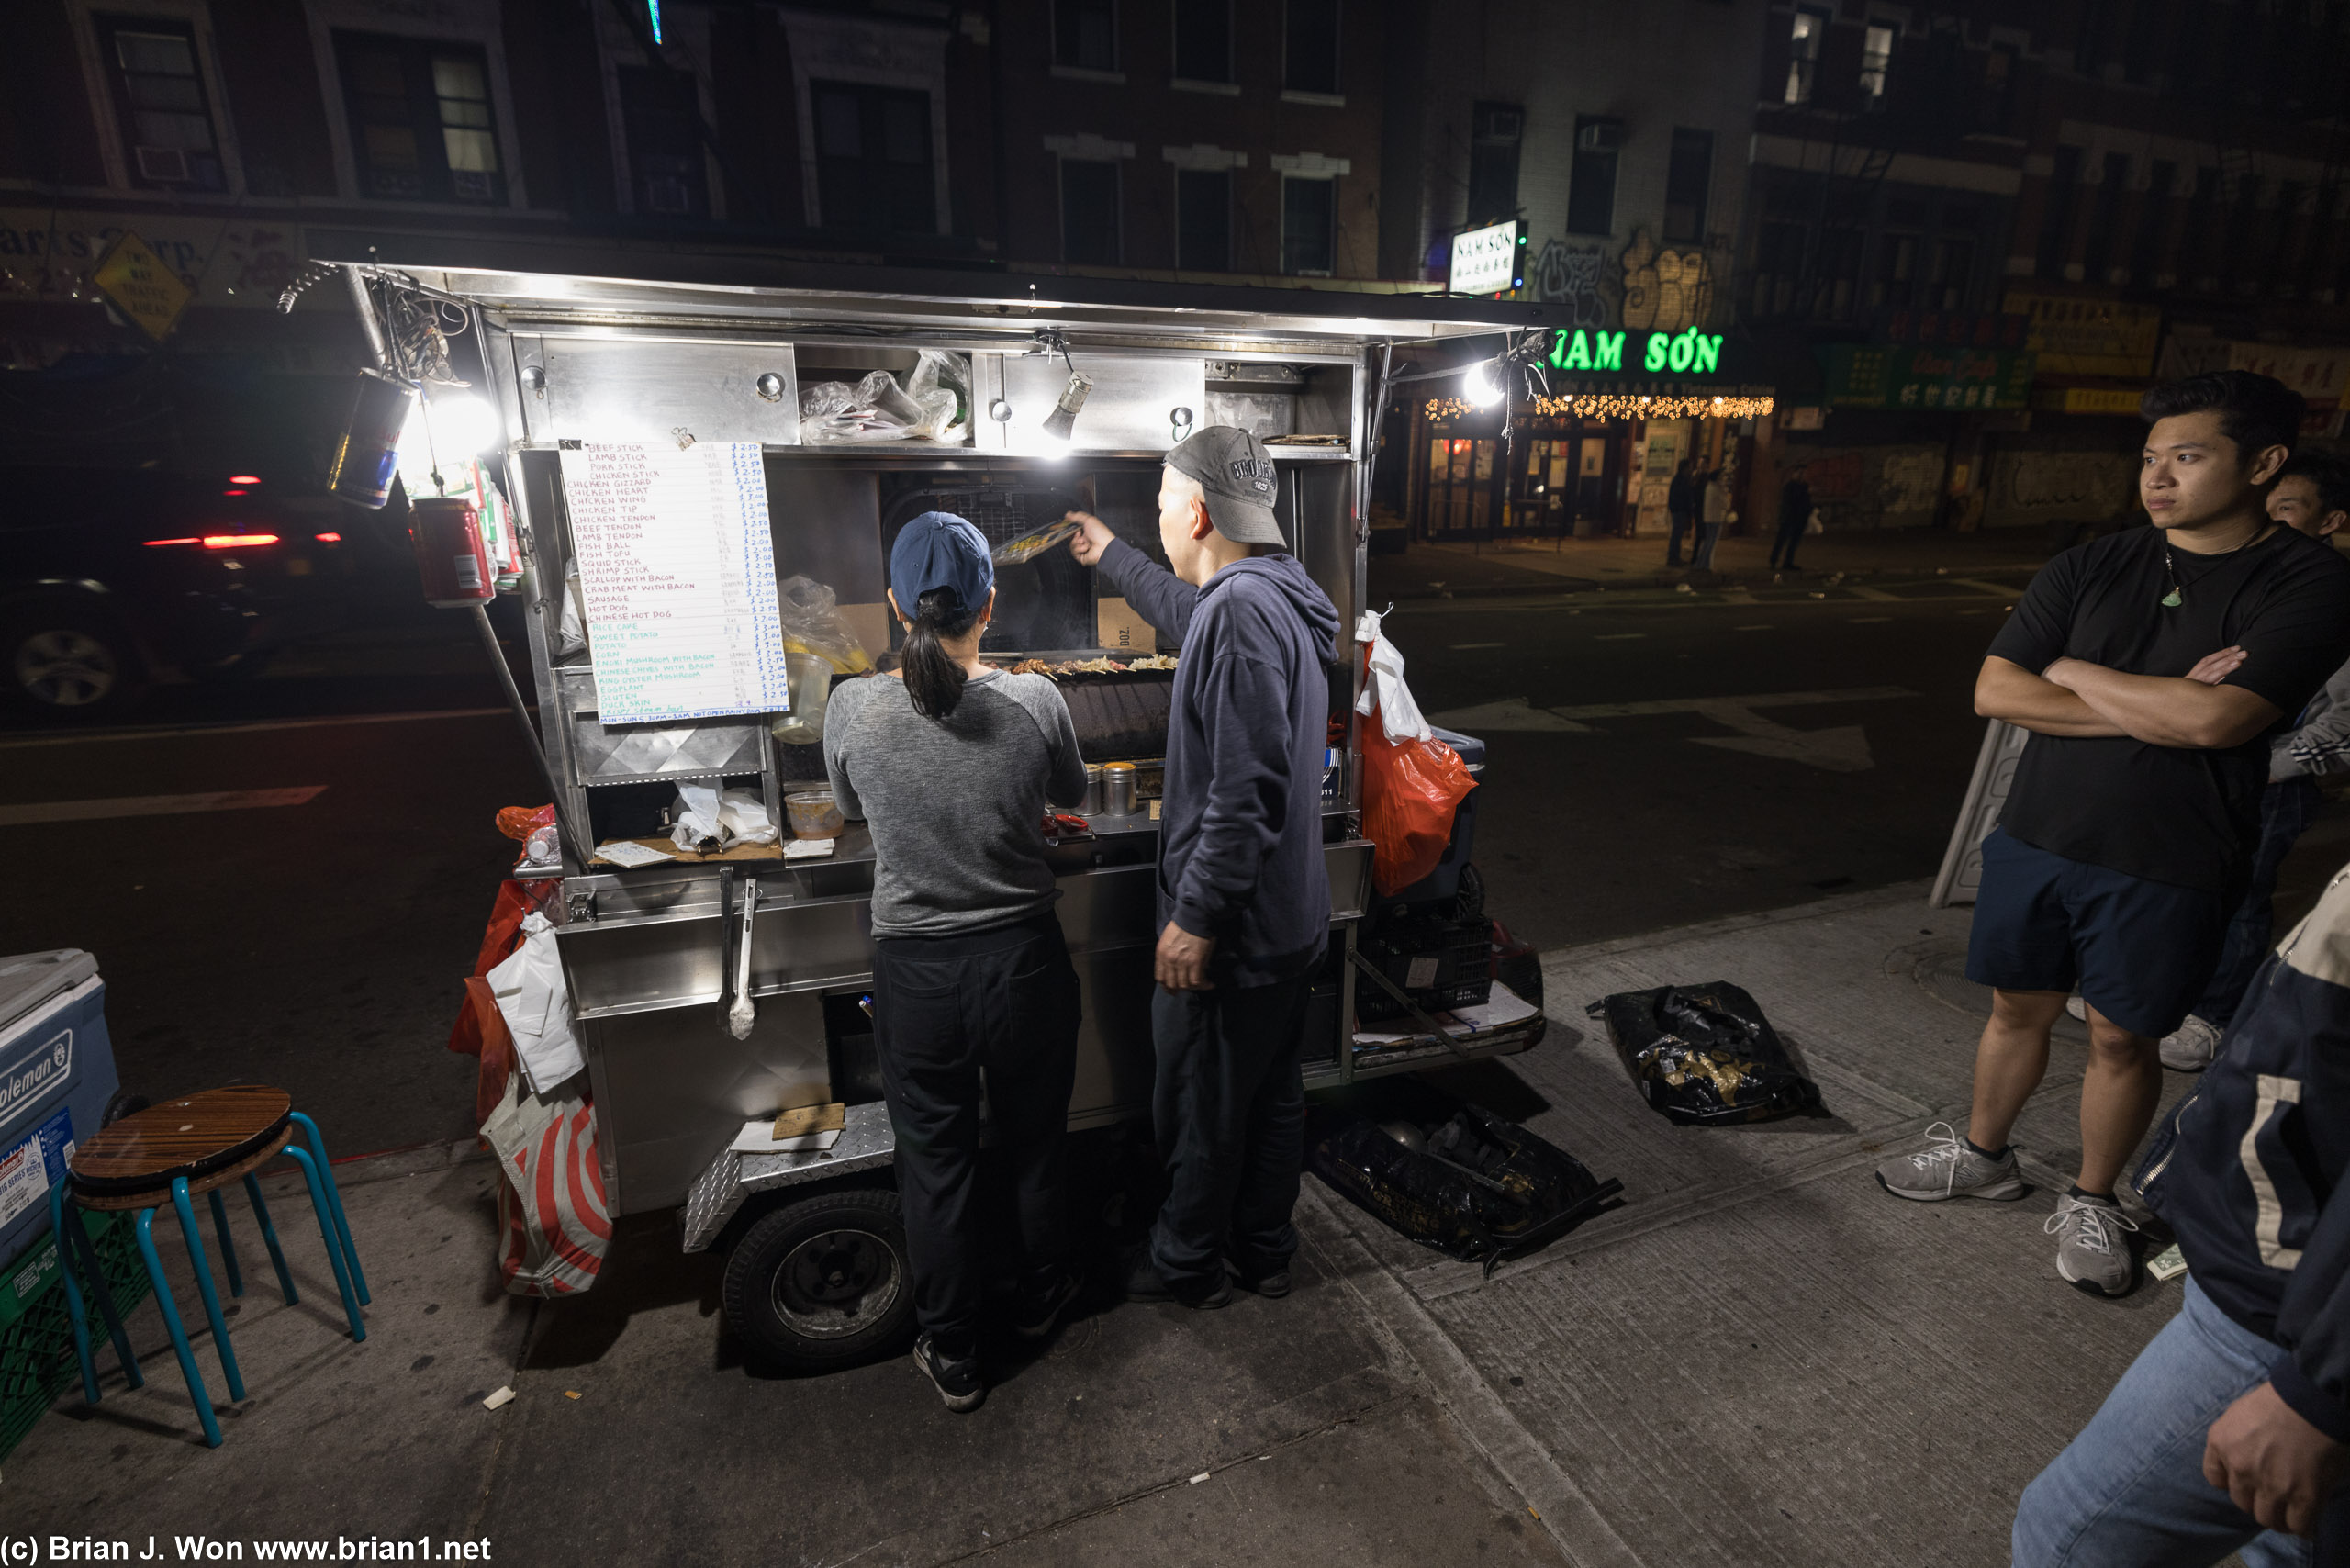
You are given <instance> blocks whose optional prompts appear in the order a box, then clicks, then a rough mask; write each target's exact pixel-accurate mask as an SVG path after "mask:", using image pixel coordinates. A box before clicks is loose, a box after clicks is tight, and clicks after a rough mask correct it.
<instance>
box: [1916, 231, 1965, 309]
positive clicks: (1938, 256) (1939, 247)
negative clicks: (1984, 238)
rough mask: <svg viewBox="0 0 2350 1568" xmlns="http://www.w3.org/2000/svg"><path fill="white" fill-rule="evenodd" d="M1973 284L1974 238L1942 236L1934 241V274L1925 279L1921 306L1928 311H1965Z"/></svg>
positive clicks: (1954, 235) (1958, 235)
mask: <svg viewBox="0 0 2350 1568" xmlns="http://www.w3.org/2000/svg"><path fill="white" fill-rule="evenodd" d="M1974 282H1975V236H1974V235H1972V234H1944V235H1943V236H1942V238H1941V239H1939V240H1936V241H1934V270H1933V271H1932V272H1931V273H1930V274H1928V275H1927V279H1926V294H1925V298H1924V300H1923V303H1924V305H1925V307H1926V308H1928V309H1929V310H1964V309H1965V308H1966V299H1967V294H1968V291H1969V289H1970V288H1971V287H1972V286H1973V285H1974Z"/></svg>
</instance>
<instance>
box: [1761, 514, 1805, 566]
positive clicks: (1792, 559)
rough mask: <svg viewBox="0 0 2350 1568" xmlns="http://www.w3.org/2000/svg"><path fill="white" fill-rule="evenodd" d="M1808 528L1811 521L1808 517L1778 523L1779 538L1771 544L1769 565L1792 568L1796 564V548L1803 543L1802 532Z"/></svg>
mask: <svg viewBox="0 0 2350 1568" xmlns="http://www.w3.org/2000/svg"><path fill="white" fill-rule="evenodd" d="M1810 526H1811V519H1810V518H1808V517H1805V518H1801V519H1796V518H1790V519H1788V520H1787V521H1785V522H1782V523H1780V524H1779V536H1778V537H1777V538H1776V539H1774V540H1773V541H1772V542H1771V565H1773V566H1794V565H1795V564H1796V545H1798V544H1800V543H1803V535H1804V530H1806V529H1807V528H1809V527H1810Z"/></svg>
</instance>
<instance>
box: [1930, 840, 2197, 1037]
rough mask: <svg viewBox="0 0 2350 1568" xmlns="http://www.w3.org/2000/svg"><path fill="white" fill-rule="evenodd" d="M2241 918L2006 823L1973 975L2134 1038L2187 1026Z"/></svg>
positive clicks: (1993, 863) (1972, 944)
mask: <svg viewBox="0 0 2350 1568" xmlns="http://www.w3.org/2000/svg"><path fill="white" fill-rule="evenodd" d="M2231 913H2233V911H2232V910H2230V909H2229V907H2228V906H2227V905H2226V904H2225V903H2224V902H2222V901H2221V898H2220V895H2219V894H2217V893H2207V892H2203V891H2201V890H2199V889H2195V888H2182V887H2179V886H2177V885H2176V884H2175V883H2171V882H2151V881H2148V880H2147V879H2145V878H2143V877H2132V876H2131V875H2130V874H2129V873H2127V872H2125V871H2116V870H2112V869H2109V868H2107V867H2103V866H2092V865H2090V864H2089V863H2088V862H2087V861H2086V860H2068V859H2066V858H2065V857H2064V856H2062V855H2052V854H2050V853H2049V852H2048V851H2047V850H2045V849H2035V848H2033V847H2032V846H2031V845H2029V844H2026V843H2024V842H2023V841H2022V840H2021V839H2016V838H2009V836H2008V834H2007V830H2006V829H2004V828H1994V829H1992V831H1991V836H1990V837H1988V838H1986V839H1985V840H1984V841H1983V886H1982V889H1981V890H1980V891H1979V892H1977V893H1976V895H1975V929H1974V931H1973V933H1972V934H1971V935H1969V936H1968V938H1967V942H1966V978H1967V979H1968V980H1973V981H1974V982H1975V984H1977V985H1987V986H1996V987H1997V988H1998V989H1999V990H2001V991H2072V990H2074V989H2075V988H2076V987H2077V988H2078V989H2079V991H2080V993H2081V999H2082V1000H2083V1001H2085V1002H2087V1003H2088V1004H2089V1005H2090V1006H2091V1007H2094V1008H2096V1009H2097V1010H2098V1012H2099V1013H2102V1014H2105V1015H2106V1016H2107V1017H2108V1018H2109V1019H2111V1020H2112V1021H2113V1022H2114V1023H2116V1024H2119V1025H2121V1027H2123V1028H2125V1029H2127V1030H2129V1031H2130V1032H2131V1033H2132V1034H2133V1035H2145V1036H2152V1037H2154V1038H2156V1039H2159V1038H2161V1037H2162V1036H2165V1035H2167V1034H2169V1033H2170V1032H2171V1031H2172V1030H2174V1029H2176V1028H2177V1027H2178V1025H2179V1024H2180V1022H2181V1021H2182V1020H2184V1019H2185V1018H2186V1016H2187V1014H2188V1010H2189V1009H2190V1008H2192V1007H2193V1006H2194V1005H2195V1003H2196V1001H2197V1000H2198V999H2199V998H2200V997H2201V996H2202V994H2203V987H2204V985H2205V984H2206V982H2208V981H2209V980H2210V978H2211V971H2212V970H2213V969H2217V968H2218V967H2219V962H2220V946H2221V943H2222V942H2224V941H2225V940H2226V938H2227V933H2228V917H2229V915H2230V914H2231Z"/></svg>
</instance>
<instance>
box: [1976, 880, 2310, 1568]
mask: <svg viewBox="0 0 2350 1568" xmlns="http://www.w3.org/2000/svg"><path fill="white" fill-rule="evenodd" d="M2138 1191H2139V1193H2141V1194H2142V1195H2143V1197H2144V1198H2145V1200H2146V1203H2147V1204H2148V1205H2149V1206H2150V1207H2152V1208H2153V1210H2154V1213H2156V1214H2157V1215H2161V1216H2162V1218H2163V1220H2164V1222H2165V1224H2167V1225H2168V1226H2170V1227H2171V1229H2172V1230H2173V1231H2174V1232H2175V1233H2176V1234H2177V1238H2178V1247H2179V1250H2180V1252H2182V1253H2183V1254H2184V1255H2185V1256H2186V1259H2187V1267H2188V1275H2187V1278H2186V1280H2185V1281H2183V1282H2181V1294H2183V1296H2184V1298H2185V1299H2184V1300H2183V1301H2182V1302H2181V1303H2180V1305H2179V1309H2178V1313H2177V1316H2174V1317H2173V1318H2172V1319H2171V1320H2170V1322H2169V1324H2168V1325H2166V1326H2165V1327H2164V1328H2163V1329H2162V1331H2161V1332H2160V1333H2158V1334H2156V1335H2155V1336H2154V1338H2153V1340H2151V1341H2150V1342H2149V1343H2148V1344H2147V1346H2146V1348H2145V1349H2144V1350H2142V1351H2140V1352H2139V1355H2138V1359H2137V1360H2136V1361H2133V1362H2132V1363H2131V1365H2130V1370H2129V1371H2127V1372H2123V1373H2122V1374H2121V1381H2120V1382H2118V1383H2115V1384H2114V1386H2113V1391H2112V1392H2111V1393H2110V1394H2107V1395H2106V1399H2105V1403H2104V1405H2103V1406H2100V1407H2099V1409H2098V1413H2097V1414H2096V1415H2095V1416H2094V1417H2091V1418H2090V1420H2089V1424H2088V1425H2087V1427H2085V1428H2082V1429H2081V1432H2080V1434H2079V1435H2078V1436H2076V1438H2074V1439H2073V1440H2072V1442H2071V1443H2070V1444H2069V1445H2068V1446H2067V1447H2066V1448H2065V1450H2064V1451H2063V1452H2062V1453H2060V1454H2058V1455H2057V1456H2056V1458H2055V1459H2054V1460H2053V1462H2051V1463H2050V1464H2049V1466H2048V1468H2047V1469H2045V1470H2043V1471H2042V1472H2041V1473H2040V1476H2039V1479H2037V1480H2035V1481H2034V1482H2032V1484H2031V1485H2030V1486H2028V1487H2026V1488H2025V1489H2024V1493H2023V1495H2022V1497H2021V1498H2020V1500H2019V1502H2018V1505H2017V1507H2016V1522H2015V1530H2014V1535H2013V1547H2014V1556H2013V1558H2012V1561H2013V1562H2014V1564H2015V1568H2059V1565H2060V1564H2062V1565H2064V1568H2190V1565H2192V1568H2204V1565H2205V1564H2209V1563H2213V1562H2220V1561H2221V1560H2222V1559H2224V1558H2226V1557H2227V1556H2228V1554H2229V1553H2230V1552H2232V1551H2242V1552H2243V1561H2244V1563H2245V1564H2246V1565H2247V1568H2315V1565H2322V1564H2339V1563H2342V1562H2350V1487H2344V1485H2343V1481H2344V1476H2345V1474H2350V877H2344V876H2336V877H2335V878H2334V879H2333V886H2331V887H2329V888H2328V889H2327V890H2326V891H2325V895H2324V896H2323V897H2322V899H2320V900H2319V901H2318V906H2317V908H2316V909H2315V910H2314V911H2312V912H2311V914H2310V917H2309V918H2308V919H2307V920H2304V921H2303V922H2301V924H2300V926H2299V927H2297V928H2296V929H2295V930H2294V931H2293V933H2292V935H2288V936H2287V937H2286V938H2285V940H2284V942H2283V943H2282V944H2281V945H2280V946H2278V947H2277V951H2276V953H2275V954H2274V955H2273V956H2272V957H2270V958H2268V959H2267V960H2266V962H2265V963H2264V964H2263V966H2262V967H2261V969H2260V971H2259V973H2258V974H2257V976H2256V977H2255V982H2254V985H2253V989H2252V993H2251V997H2250V1000H2249V1001H2248V1002H2246V1004H2245V1006H2244V1012H2243V1014H2241V1015H2240V1016H2239V1017H2238V1018H2237V1019H2236V1023H2235V1027H2233V1029H2231V1030H2229V1031H2228V1036H2227V1040H2226V1043H2225V1044H2224V1045H2223V1046H2222V1047H2221V1050H2220V1055H2219V1058H2218V1059H2217V1060H2215V1061H2214V1062H2212V1064H2211V1066H2210V1070H2209V1071H2207V1072H2206V1073H2205V1074H2204V1075H2203V1078H2202V1081H2200V1082H2199V1083H2197V1084H2196V1086H2195V1092H2193V1093H2192V1094H2190V1095H2188V1097H2187V1098H2185V1099H2184V1100H2182V1101H2180V1102H2179V1103H2178V1105H2177V1109H2175V1110H2174V1111H2173V1112H2172V1113H2171V1114H2170V1116H2169V1118H2168V1119H2167V1124H2166V1126H2165V1127H2164V1129H2163V1130H2162V1131H2161V1132H2159V1133H2157V1134H2156V1135H2155V1138H2154V1145H2153V1147H2152V1148H2150V1149H2149V1150H2148V1151H2147V1154H2146V1158H2145V1160H2144V1162H2143V1164H2142V1165H2141V1166H2140V1167H2139V1170H2138ZM2296 1538H2300V1539H2296Z"/></svg>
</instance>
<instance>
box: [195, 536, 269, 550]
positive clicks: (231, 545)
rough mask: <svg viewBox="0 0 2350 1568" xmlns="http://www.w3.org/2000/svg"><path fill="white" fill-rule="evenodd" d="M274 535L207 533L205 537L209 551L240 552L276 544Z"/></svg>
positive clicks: (205, 544)
mask: <svg viewBox="0 0 2350 1568" xmlns="http://www.w3.org/2000/svg"><path fill="white" fill-rule="evenodd" d="M274 543H277V535H275V534H274V533H207V534H206V535H205V536H204V547H205V548H206V549H207V550H238V549H244V548H248V547H250V546H252V545H256V544H274Z"/></svg>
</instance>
